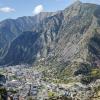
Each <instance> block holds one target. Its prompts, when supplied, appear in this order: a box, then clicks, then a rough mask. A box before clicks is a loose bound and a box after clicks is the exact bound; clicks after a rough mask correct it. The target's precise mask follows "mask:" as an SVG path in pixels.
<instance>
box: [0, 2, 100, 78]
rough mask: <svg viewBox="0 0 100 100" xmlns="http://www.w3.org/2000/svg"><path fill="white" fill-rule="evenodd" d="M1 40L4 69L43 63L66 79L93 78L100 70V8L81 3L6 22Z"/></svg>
mask: <svg viewBox="0 0 100 100" xmlns="http://www.w3.org/2000/svg"><path fill="white" fill-rule="evenodd" d="M0 38H1V39H0V65H1V66H2V65H16V64H26V63H28V64H36V63H37V64H39V63H40V62H39V61H41V60H42V61H44V62H46V63H44V65H43V66H50V68H51V69H53V68H55V70H57V73H56V74H57V75H58V77H61V78H63V79H64V77H65V78H66V75H68V76H70V74H71V75H75V76H78V75H80V74H81V75H84V73H85V75H90V73H91V71H92V70H93V69H98V68H100V5H96V4H89V3H82V2H80V1H78V2H75V3H74V4H72V5H71V6H69V7H68V8H66V9H64V10H62V11H58V12H54V13H53V12H51V13H46V12H44V13H40V14H39V15H36V16H33V17H21V18H18V19H7V20H4V21H2V22H0ZM68 70H69V71H71V73H70V72H67V71H68ZM52 74H55V73H52ZM92 78H93V77H92Z"/></svg>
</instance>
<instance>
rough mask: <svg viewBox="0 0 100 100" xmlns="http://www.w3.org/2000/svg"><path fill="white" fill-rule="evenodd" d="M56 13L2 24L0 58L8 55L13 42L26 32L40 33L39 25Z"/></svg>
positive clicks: (42, 14) (21, 18) (0, 30)
mask: <svg viewBox="0 0 100 100" xmlns="http://www.w3.org/2000/svg"><path fill="white" fill-rule="evenodd" d="M54 14H55V13H45V12H43V13H40V14H39V15H36V16H29V17H20V18H18V19H7V20H4V21H2V22H0V57H1V58H2V57H3V56H4V55H6V52H7V51H8V49H7V48H9V45H10V44H11V41H12V40H14V39H15V38H16V37H18V36H19V35H21V34H22V33H23V32H24V31H32V30H34V31H36V30H37V31H39V30H38V29H37V27H38V23H39V22H40V21H42V20H43V19H44V18H46V17H49V16H52V15H54Z"/></svg>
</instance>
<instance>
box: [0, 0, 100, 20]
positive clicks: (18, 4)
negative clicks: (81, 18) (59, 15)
mask: <svg viewBox="0 0 100 100" xmlns="http://www.w3.org/2000/svg"><path fill="white" fill-rule="evenodd" d="M75 1H77V0H0V21H2V20H4V19H8V18H13V19H15V18H17V17H21V16H34V15H36V14H38V13H40V12H44V11H45V12H55V11H58V10H62V9H64V8H66V7H68V6H69V5H70V4H72V3H73V2H75ZM81 1H82V2H88V3H95V4H100V0H81Z"/></svg>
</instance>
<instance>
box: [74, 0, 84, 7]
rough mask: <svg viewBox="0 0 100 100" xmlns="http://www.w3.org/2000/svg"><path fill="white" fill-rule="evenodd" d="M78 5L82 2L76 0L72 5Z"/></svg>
mask: <svg viewBox="0 0 100 100" xmlns="http://www.w3.org/2000/svg"><path fill="white" fill-rule="evenodd" d="M80 4H82V2H81V1H80V0H76V1H75V2H74V3H73V5H75V6H77V5H80Z"/></svg>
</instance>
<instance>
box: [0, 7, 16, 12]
mask: <svg viewBox="0 0 100 100" xmlns="http://www.w3.org/2000/svg"><path fill="white" fill-rule="evenodd" d="M14 11H15V9H14V8H10V7H2V8H0V12H3V13H11V12H14Z"/></svg>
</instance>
